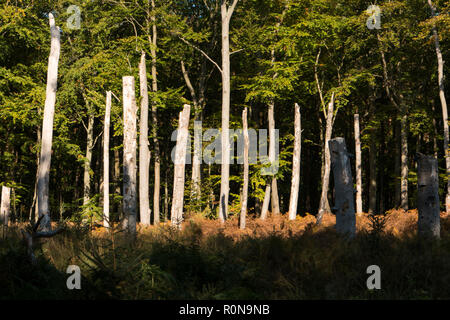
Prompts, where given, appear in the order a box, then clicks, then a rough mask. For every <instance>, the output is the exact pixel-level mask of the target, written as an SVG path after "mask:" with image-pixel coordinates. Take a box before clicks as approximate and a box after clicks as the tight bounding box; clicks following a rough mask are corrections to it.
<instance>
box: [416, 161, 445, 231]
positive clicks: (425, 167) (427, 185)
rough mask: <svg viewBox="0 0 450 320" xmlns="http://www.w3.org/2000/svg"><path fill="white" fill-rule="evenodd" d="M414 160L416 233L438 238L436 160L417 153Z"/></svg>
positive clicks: (438, 212) (438, 209) (438, 206)
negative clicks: (416, 210) (415, 168)
mask: <svg viewBox="0 0 450 320" xmlns="http://www.w3.org/2000/svg"><path fill="white" fill-rule="evenodd" d="M416 160H417V209H418V211H419V220H418V221H417V227H418V233H419V235H421V236H432V237H437V238H439V237H440V230H441V226H440V205H439V178H438V163H437V159H436V158H435V157H433V156H426V155H423V154H420V153H417V154H416Z"/></svg>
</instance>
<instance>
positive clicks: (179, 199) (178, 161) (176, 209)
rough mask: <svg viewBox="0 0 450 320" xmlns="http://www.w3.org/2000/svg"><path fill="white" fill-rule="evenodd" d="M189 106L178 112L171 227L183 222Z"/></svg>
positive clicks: (178, 225) (186, 105)
mask: <svg viewBox="0 0 450 320" xmlns="http://www.w3.org/2000/svg"><path fill="white" fill-rule="evenodd" d="M190 111H191V106H190V105H188V104H185V105H184V107H183V111H182V112H180V116H179V120H178V122H179V124H178V132H177V145H176V149H175V170H174V177H173V196H172V211H171V220H172V225H173V226H177V227H180V226H181V222H182V221H183V198H184V179H185V168H186V146H187V142H188V135H189V113H190Z"/></svg>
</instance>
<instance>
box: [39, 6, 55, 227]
mask: <svg viewBox="0 0 450 320" xmlns="http://www.w3.org/2000/svg"><path fill="white" fill-rule="evenodd" d="M49 22H50V32H51V47H50V56H49V58H48V72H47V90H46V94H45V107H44V121H43V125H42V147H41V156H40V160H39V169H38V206H39V217H42V219H40V224H39V226H40V227H41V229H42V231H43V232H48V231H50V230H51V223H50V210H49V204H48V197H49V180H50V162H51V156H52V139H53V118H54V115H55V101H56V89H57V83H58V62H59V54H60V48H61V45H60V29H59V27H57V26H56V25H55V19H54V17H53V14H51V13H49Z"/></svg>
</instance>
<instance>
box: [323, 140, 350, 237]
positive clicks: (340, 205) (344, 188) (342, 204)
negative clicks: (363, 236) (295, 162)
mask: <svg viewBox="0 0 450 320" xmlns="http://www.w3.org/2000/svg"><path fill="white" fill-rule="evenodd" d="M329 145H330V146H329V148H330V154H331V166H332V168H333V177H334V185H335V205H334V211H335V213H336V231H337V232H338V233H341V234H344V235H348V236H350V237H354V236H355V234H356V218H355V206H354V196H353V195H354V189H353V181H352V170H351V167H350V159H349V157H348V153H347V147H346V146H345V139H344V138H334V139H332V140H330V141H329Z"/></svg>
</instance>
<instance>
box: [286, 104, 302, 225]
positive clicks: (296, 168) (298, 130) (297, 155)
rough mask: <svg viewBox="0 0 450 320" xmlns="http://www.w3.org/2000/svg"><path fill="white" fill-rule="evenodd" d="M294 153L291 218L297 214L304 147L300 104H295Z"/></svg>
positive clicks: (293, 218)
mask: <svg viewBox="0 0 450 320" xmlns="http://www.w3.org/2000/svg"><path fill="white" fill-rule="evenodd" d="M294 132H295V133H294V154H293V158H292V180H291V198H290V199H289V220H295V217H296V216H297V203H298V191H299V187H300V160H301V148H302V124H301V114H300V106H299V105H298V104H297V103H296V104H295V120H294Z"/></svg>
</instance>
